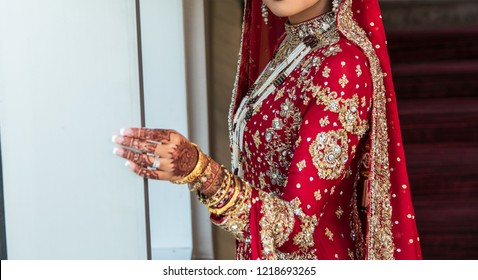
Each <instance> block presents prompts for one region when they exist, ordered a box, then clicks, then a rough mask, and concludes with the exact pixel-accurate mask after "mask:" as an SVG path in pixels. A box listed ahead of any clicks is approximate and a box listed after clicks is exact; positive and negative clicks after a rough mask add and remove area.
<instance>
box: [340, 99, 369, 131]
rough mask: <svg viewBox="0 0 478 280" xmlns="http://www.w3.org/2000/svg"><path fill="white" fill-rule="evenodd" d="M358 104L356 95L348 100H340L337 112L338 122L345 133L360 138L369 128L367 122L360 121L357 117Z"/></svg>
mask: <svg viewBox="0 0 478 280" xmlns="http://www.w3.org/2000/svg"><path fill="white" fill-rule="evenodd" d="M358 103H359V101H358V96H357V95H356V94H354V96H353V97H352V98H350V99H345V100H342V106H340V110H339V111H340V112H339V120H340V122H341V123H342V126H343V128H344V129H345V131H347V132H349V133H353V134H356V135H357V136H359V137H362V136H363V135H364V134H365V133H366V132H367V130H368V128H369V127H368V122H367V121H366V120H362V119H361V118H360V116H359V110H358Z"/></svg>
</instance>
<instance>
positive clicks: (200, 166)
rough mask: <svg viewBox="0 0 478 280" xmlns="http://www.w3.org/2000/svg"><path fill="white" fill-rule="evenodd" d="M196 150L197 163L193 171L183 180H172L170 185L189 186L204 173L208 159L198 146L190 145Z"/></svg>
mask: <svg viewBox="0 0 478 280" xmlns="http://www.w3.org/2000/svg"><path fill="white" fill-rule="evenodd" d="M191 144H192V145H193V146H194V147H195V148H196V150H197V152H198V161H197V163H196V166H195V167H194V169H193V171H191V172H190V173H189V174H188V175H186V176H185V177H184V178H181V179H178V180H174V181H173V180H172V181H171V183H173V184H179V185H181V184H190V183H192V182H194V181H195V180H196V179H197V178H198V177H199V176H201V174H202V173H203V172H204V170H205V169H206V167H207V165H208V163H209V160H208V157H207V156H206V155H205V154H204V153H203V152H202V151H201V149H199V147H198V145H196V144H194V143H191Z"/></svg>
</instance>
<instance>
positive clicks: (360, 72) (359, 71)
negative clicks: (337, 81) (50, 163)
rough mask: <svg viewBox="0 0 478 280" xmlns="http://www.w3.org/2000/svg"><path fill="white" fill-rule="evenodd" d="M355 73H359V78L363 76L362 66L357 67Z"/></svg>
mask: <svg viewBox="0 0 478 280" xmlns="http://www.w3.org/2000/svg"><path fill="white" fill-rule="evenodd" d="M355 73H357V77H360V76H362V68H360V65H357V67H356V68H355Z"/></svg>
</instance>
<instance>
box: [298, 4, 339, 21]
mask: <svg viewBox="0 0 478 280" xmlns="http://www.w3.org/2000/svg"><path fill="white" fill-rule="evenodd" d="M330 10H332V1H329V0H320V1H319V2H317V3H316V4H314V5H313V6H311V7H309V8H307V9H305V10H303V11H302V12H300V13H298V14H295V15H292V16H289V23H290V24H297V23H301V22H304V21H308V20H310V19H313V18H315V17H318V16H320V15H322V14H325V13H326V12H328V11H330Z"/></svg>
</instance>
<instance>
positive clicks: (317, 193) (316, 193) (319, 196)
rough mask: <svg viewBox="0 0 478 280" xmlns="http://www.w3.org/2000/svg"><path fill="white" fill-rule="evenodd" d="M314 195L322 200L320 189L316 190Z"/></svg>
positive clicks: (316, 198)
mask: <svg viewBox="0 0 478 280" xmlns="http://www.w3.org/2000/svg"><path fill="white" fill-rule="evenodd" d="M314 197H315V200H321V199H322V195H321V194H320V190H316V191H315V192H314Z"/></svg>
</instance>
